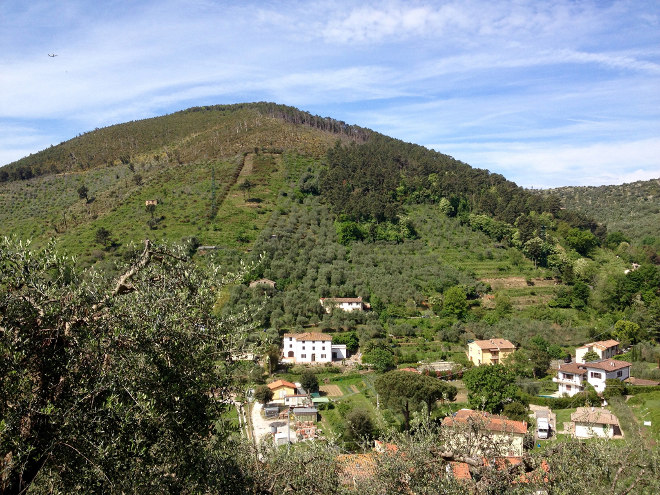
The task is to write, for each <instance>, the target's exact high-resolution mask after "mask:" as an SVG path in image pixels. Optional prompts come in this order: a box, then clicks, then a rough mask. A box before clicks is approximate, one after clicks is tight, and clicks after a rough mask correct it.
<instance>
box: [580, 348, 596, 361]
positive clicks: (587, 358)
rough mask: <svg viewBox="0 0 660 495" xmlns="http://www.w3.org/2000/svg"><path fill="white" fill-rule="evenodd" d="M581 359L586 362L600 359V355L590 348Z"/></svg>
mask: <svg viewBox="0 0 660 495" xmlns="http://www.w3.org/2000/svg"><path fill="white" fill-rule="evenodd" d="M582 359H583V360H584V362H585V363H588V362H589V361H598V360H599V359H600V356H599V355H598V353H597V352H596V351H594V350H593V349H591V350H590V351H587V352H586V353H585V354H584V356H582Z"/></svg>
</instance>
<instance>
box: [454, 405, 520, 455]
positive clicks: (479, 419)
mask: <svg viewBox="0 0 660 495" xmlns="http://www.w3.org/2000/svg"><path fill="white" fill-rule="evenodd" d="M442 426H443V428H450V429H452V430H453V432H452V435H451V436H450V438H449V439H448V443H449V444H450V445H452V446H454V447H455V448H461V449H463V450H464V451H465V452H469V454H468V455H469V456H483V455H490V454H493V453H495V452H497V454H498V456H507V457H521V456H522V455H523V439H524V437H525V434H526V433H527V423H526V422H525V421H513V420H510V419H508V418H505V417H504V416H497V415H495V414H490V413H487V412H485V411H473V410H472V409H461V410H460V411H457V412H455V413H454V414H453V415H451V416H447V417H446V418H444V419H443V420H442ZM448 431H451V430H448Z"/></svg>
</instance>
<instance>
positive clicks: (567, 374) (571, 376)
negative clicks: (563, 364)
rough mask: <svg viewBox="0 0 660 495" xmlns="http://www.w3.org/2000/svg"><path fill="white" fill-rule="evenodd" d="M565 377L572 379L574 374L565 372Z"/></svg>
mask: <svg viewBox="0 0 660 495" xmlns="http://www.w3.org/2000/svg"><path fill="white" fill-rule="evenodd" d="M564 379H565V380H572V379H573V375H571V374H570V373H564Z"/></svg>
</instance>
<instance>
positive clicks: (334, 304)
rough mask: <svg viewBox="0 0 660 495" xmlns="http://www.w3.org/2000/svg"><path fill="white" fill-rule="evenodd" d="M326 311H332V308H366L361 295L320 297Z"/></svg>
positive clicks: (360, 309) (347, 309)
mask: <svg viewBox="0 0 660 495" xmlns="http://www.w3.org/2000/svg"><path fill="white" fill-rule="evenodd" d="M319 301H320V302H321V306H323V309H325V312H326V313H330V312H332V309H333V308H337V309H341V310H342V311H348V312H351V311H364V310H365V309H367V308H368V305H367V303H365V302H363V301H362V298H361V297H322V298H321V299H319Z"/></svg>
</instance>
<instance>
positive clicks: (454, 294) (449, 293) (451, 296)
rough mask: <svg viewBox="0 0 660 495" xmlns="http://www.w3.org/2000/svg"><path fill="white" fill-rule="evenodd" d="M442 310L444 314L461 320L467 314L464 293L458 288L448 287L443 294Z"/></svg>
mask: <svg viewBox="0 0 660 495" xmlns="http://www.w3.org/2000/svg"><path fill="white" fill-rule="evenodd" d="M442 309H443V311H444V312H445V313H449V314H451V315H454V316H456V317H457V318H462V317H463V316H465V314H466V313H467V309H468V304H467V296H466V295H465V291H464V290H463V289H462V288H461V287H458V286H454V287H450V288H449V289H447V290H446V291H445V293H444V298H443V303H442Z"/></svg>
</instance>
